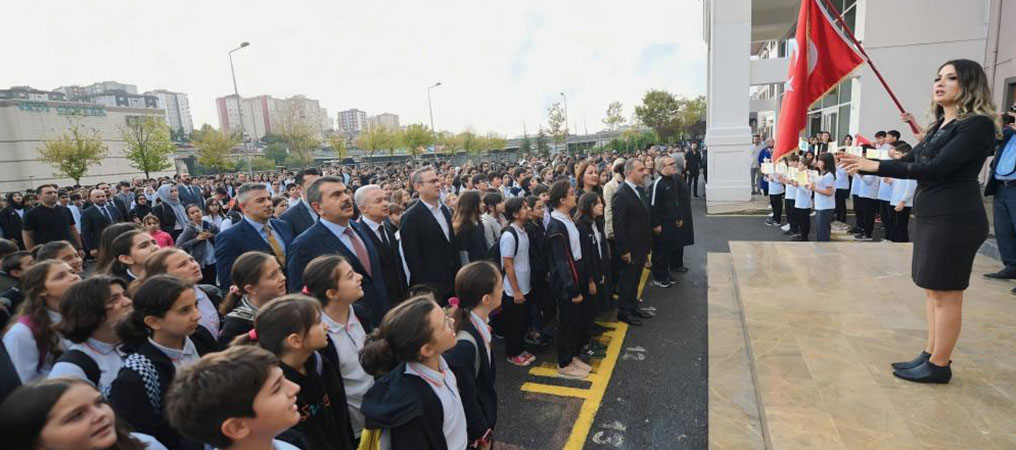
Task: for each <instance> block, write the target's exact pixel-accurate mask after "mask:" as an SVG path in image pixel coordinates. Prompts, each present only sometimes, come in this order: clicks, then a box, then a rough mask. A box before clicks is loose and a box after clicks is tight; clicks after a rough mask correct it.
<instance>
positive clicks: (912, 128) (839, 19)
mask: <svg viewBox="0 0 1016 450" xmlns="http://www.w3.org/2000/svg"><path fill="white" fill-rule="evenodd" d="M822 1H823V2H824V3H825V5H826V8H829V12H830V13H831V14H830V15H831V16H833V17H835V18H836V22H837V23H839V24H840V27H842V28H843V31H844V32H845V33H847V37H849V38H850V40H851V42H853V43H854V46H855V47H857V50H858V51H859V52H860V53H861V56H864V61H865V62H867V63H868V67H871V71H872V72H874V73H875V76H876V77H878V81H880V82H881V83H882V87H884V88H885V90H886V92H888V93H889V98H891V99H892V100H893V103H895V104H896V109H899V110H900V114H906V113H907V110H906V109H904V108H903V104H902V103H900V99H899V98H897V97H896V93H895V92H893V90H892V88H890V87H889V83H888V82H886V81H885V78H884V77H883V76H882V72H879V71H878V68H876V67H875V63H874V62H873V61H872V60H871V57H870V56H868V52H866V51H864V47H863V46H861V43H860V42H858V41H857V38H856V37H854V32H853V31H850V27H848V26H847V24H846V22H844V21H843V15H842V14H838V13H839V11H838V10H837V9H836V7H835V6H833V4H832V3H831V2H830V1H829V0H822ZM907 124H908V125H910V131H913V132H914V134H915V135H916V134H919V133H920V128H919V127H918V126H917V123H916V122H915V121H914V120H913V119H910V120H908V121H907Z"/></svg>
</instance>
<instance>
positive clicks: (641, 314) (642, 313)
mask: <svg viewBox="0 0 1016 450" xmlns="http://www.w3.org/2000/svg"><path fill="white" fill-rule="evenodd" d="M631 315H633V316H635V317H641V318H643V319H652V318H653V317H654V316H655V314H650V313H648V312H645V311H643V310H641V309H636V310H635V311H632V313H631Z"/></svg>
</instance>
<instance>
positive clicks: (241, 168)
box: [233, 156, 276, 172]
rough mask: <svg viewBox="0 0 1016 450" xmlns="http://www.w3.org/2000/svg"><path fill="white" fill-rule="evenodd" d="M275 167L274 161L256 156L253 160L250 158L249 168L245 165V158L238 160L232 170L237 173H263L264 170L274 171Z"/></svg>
mask: <svg viewBox="0 0 1016 450" xmlns="http://www.w3.org/2000/svg"><path fill="white" fill-rule="evenodd" d="M275 167H276V164H275V161H274V160H271V159H269V158H265V157H262V156H258V157H255V158H251V160H250V166H248V165H247V159H246V158H241V159H238V160H237V161H236V163H235V164H234V168H233V170H235V171H237V172H247V171H248V170H253V171H254V172H263V171H266V170H274V169H275Z"/></svg>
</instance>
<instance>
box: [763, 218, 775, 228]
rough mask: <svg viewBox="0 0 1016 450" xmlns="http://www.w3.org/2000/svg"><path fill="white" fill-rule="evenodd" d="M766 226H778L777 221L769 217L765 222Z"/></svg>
mask: <svg viewBox="0 0 1016 450" xmlns="http://www.w3.org/2000/svg"><path fill="white" fill-rule="evenodd" d="M765 224H766V225H769V226H773V225H774V224H776V221H775V220H773V218H772V217H769V218H768V219H766V222H765Z"/></svg>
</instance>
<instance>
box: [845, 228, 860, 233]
mask: <svg viewBox="0 0 1016 450" xmlns="http://www.w3.org/2000/svg"><path fill="white" fill-rule="evenodd" d="M862 231H864V230H862V229H860V228H857V227H851V228H850V229H849V230H847V233H848V234H857V233H860V232H862Z"/></svg>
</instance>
